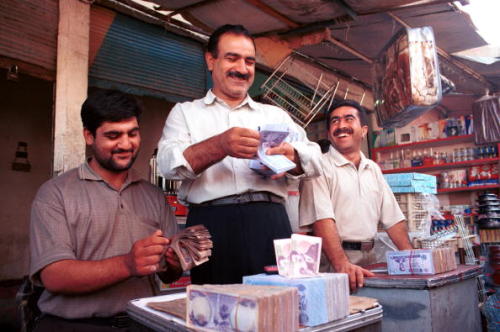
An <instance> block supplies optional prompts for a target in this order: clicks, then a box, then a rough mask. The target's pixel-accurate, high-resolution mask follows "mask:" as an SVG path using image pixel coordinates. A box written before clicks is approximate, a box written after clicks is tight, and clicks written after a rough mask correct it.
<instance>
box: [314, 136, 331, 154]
mask: <svg viewBox="0 0 500 332" xmlns="http://www.w3.org/2000/svg"><path fill="white" fill-rule="evenodd" d="M316 143H318V145H319V148H320V149H321V153H327V152H328V150H329V149H330V145H331V143H330V141H329V140H327V139H325V138H322V139H319V140H318V141H317V142H316Z"/></svg>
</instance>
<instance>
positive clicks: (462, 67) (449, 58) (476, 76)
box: [387, 12, 493, 90]
mask: <svg viewBox="0 0 500 332" xmlns="http://www.w3.org/2000/svg"><path fill="white" fill-rule="evenodd" d="M387 15H389V16H390V17H392V18H393V19H394V20H395V21H396V22H398V23H399V24H401V25H402V26H404V27H405V28H411V26H410V25H409V24H408V23H406V22H405V21H403V20H402V19H401V18H399V17H398V16H396V15H395V14H393V13H391V12H387ZM436 51H437V54H439V56H441V57H443V58H444V59H445V60H446V61H448V62H449V63H451V64H452V65H454V66H455V67H457V68H458V69H460V71H462V72H463V73H464V74H466V75H467V76H469V77H472V78H473V79H475V80H477V81H479V82H481V83H482V84H483V85H484V86H485V87H486V88H488V89H490V90H493V86H492V85H491V83H490V82H488V80H487V79H486V78H484V76H482V75H481V74H479V73H477V72H476V71H475V70H474V69H472V68H470V67H469V66H467V65H465V64H464V63H462V62H460V61H458V60H455V59H453V58H452V56H451V55H449V54H448V53H447V52H446V51H445V50H443V49H441V48H439V47H438V46H437V45H436Z"/></svg>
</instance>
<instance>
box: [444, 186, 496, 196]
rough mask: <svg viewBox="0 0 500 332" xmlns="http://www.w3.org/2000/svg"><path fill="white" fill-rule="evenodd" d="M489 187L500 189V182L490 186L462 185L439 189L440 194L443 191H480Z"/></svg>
mask: <svg viewBox="0 0 500 332" xmlns="http://www.w3.org/2000/svg"><path fill="white" fill-rule="evenodd" d="M488 189H500V184H492V185H489V186H476V187H460V188H448V189H438V190H437V191H438V194H441V193H452V192H461V191H478V190H488Z"/></svg>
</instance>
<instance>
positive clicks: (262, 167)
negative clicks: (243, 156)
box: [249, 123, 297, 175]
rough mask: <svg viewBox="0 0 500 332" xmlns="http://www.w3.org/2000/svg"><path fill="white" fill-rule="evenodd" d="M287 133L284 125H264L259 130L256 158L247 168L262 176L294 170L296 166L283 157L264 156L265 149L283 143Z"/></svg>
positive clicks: (287, 129)
mask: <svg viewBox="0 0 500 332" xmlns="http://www.w3.org/2000/svg"><path fill="white" fill-rule="evenodd" d="M289 133H290V130H289V128H288V125H287V124H286V123H275V124H266V125H264V126H262V128H259V134H260V142H259V148H258V150H257V158H256V159H252V160H251V161H250V164H249V167H250V168H251V169H253V170H254V171H256V172H257V173H259V174H262V175H273V174H280V173H284V172H286V171H289V170H291V169H293V168H295V167H296V166H297V165H295V163H294V162H292V161H291V160H289V159H288V158H287V157H285V156H283V155H268V154H266V151H267V149H269V148H272V147H275V146H277V145H280V144H281V143H282V142H283V141H285V139H286V138H287V136H288V134H289Z"/></svg>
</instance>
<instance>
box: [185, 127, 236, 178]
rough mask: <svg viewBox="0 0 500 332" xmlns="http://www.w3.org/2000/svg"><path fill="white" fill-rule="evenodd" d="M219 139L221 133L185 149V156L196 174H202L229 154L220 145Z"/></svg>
mask: <svg viewBox="0 0 500 332" xmlns="http://www.w3.org/2000/svg"><path fill="white" fill-rule="evenodd" d="M219 139H220V138H219V135H217V136H213V137H210V138H208V139H206V140H204V141H202V142H200V143H196V144H193V145H191V146H190V147H188V148H187V149H186V150H184V158H186V160H187V162H188V163H189V165H190V166H191V168H192V169H193V171H194V173H195V174H200V173H201V172H203V171H204V170H206V169H207V168H209V167H210V166H212V165H213V164H215V163H217V162H219V161H221V160H222V159H224V158H225V157H226V156H227V154H226V153H225V152H224V150H223V149H222V148H221V147H220V143H219Z"/></svg>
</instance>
